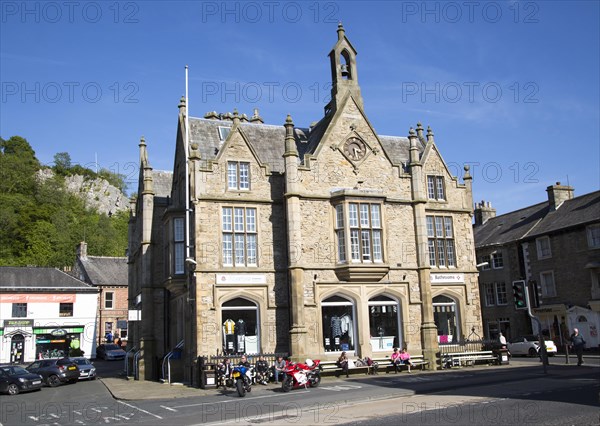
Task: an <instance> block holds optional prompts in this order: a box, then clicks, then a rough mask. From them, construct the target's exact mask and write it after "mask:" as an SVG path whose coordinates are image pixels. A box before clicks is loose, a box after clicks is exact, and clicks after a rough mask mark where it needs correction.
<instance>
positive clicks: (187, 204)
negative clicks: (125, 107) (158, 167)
mask: <svg viewBox="0 0 600 426" xmlns="http://www.w3.org/2000/svg"><path fill="white" fill-rule="evenodd" d="M189 144H190V98H189V96H188V66H187V65H186V66H185V144H184V145H185V156H184V158H185V259H186V261H187V259H189V258H190V166H189V158H188V157H189Z"/></svg>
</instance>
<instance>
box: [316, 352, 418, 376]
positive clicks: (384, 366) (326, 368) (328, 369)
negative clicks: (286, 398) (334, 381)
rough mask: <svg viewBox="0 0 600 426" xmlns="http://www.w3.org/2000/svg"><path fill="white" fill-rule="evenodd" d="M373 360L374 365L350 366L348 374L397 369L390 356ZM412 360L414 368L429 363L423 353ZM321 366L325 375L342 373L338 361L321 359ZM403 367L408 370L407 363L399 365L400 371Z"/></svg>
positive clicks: (412, 357)
mask: <svg viewBox="0 0 600 426" xmlns="http://www.w3.org/2000/svg"><path fill="white" fill-rule="evenodd" d="M372 360H373V365H361V366H355V367H352V368H349V369H348V374H349V375H350V374H355V373H365V374H377V373H379V372H380V371H385V372H386V373H389V372H390V371H396V368H395V367H394V365H392V362H391V360H390V357H389V356H386V357H378V358H372ZM353 361H354V360H353ZM410 362H411V364H412V366H413V368H419V367H420V368H421V370H423V369H424V368H425V366H426V365H428V364H429V361H425V359H424V358H423V355H414V356H411V357H410ZM375 363H377V364H375ZM320 368H321V375H323V376H329V375H336V376H337V375H340V374H342V369H341V368H340V367H338V366H337V364H336V361H321V364H320ZM403 369H404V370H407V369H408V365H406V364H401V365H398V371H402V370H403Z"/></svg>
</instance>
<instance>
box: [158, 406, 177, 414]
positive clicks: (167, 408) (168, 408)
mask: <svg viewBox="0 0 600 426" xmlns="http://www.w3.org/2000/svg"><path fill="white" fill-rule="evenodd" d="M159 407H160V408H164V409H165V410H169V411H175V412H176V411H177V410H175V409H174V408H171V407H167V406H165V405H159Z"/></svg>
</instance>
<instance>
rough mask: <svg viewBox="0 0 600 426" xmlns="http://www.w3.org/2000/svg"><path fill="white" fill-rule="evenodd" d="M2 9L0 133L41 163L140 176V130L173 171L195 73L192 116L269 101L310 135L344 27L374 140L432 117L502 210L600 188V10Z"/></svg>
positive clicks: (62, 5)
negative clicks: (556, 190) (64, 156)
mask: <svg viewBox="0 0 600 426" xmlns="http://www.w3.org/2000/svg"><path fill="white" fill-rule="evenodd" d="M0 4H1V9H0V12H1V15H0V20H1V29H0V36H1V37H0V81H1V84H2V87H1V89H2V90H1V99H0V108H1V110H0V112H1V114H0V136H2V137H3V138H8V137H10V136H12V135H20V136H23V137H25V138H27V139H28V141H29V142H30V143H31V145H32V146H33V148H34V149H35V151H36V153H37V156H38V158H39V159H40V160H41V161H42V162H44V163H47V164H49V163H51V162H52V160H53V157H54V154H56V153H57V152H68V153H69V154H70V155H71V158H72V160H73V162H76V163H80V164H83V165H87V166H90V167H93V166H94V161H95V158H96V156H97V158H98V163H99V165H100V167H104V168H108V169H111V170H113V171H116V172H119V173H122V174H124V175H126V176H127V177H128V179H129V180H131V181H132V182H133V181H135V179H137V165H138V141H139V138H140V136H142V135H144V136H145V138H146V141H147V144H148V147H149V153H150V162H151V164H152V166H153V167H154V168H155V169H160V170H171V169H172V163H173V152H174V140H175V131H176V123H177V104H178V101H179V98H180V97H181V96H182V95H183V94H184V90H185V82H184V67H185V65H186V64H187V65H189V67H190V71H189V75H190V107H191V114H192V115H193V116H203V115H204V113H206V112H207V111H212V110H216V111H218V112H227V111H233V109H234V108H237V109H238V110H239V111H240V113H246V114H248V115H249V116H250V115H252V110H253V108H259V110H260V114H261V116H262V117H263V118H264V119H265V121H266V122H267V123H269V124H283V123H284V121H285V117H286V115H287V114H288V113H289V114H291V115H292V117H293V119H294V122H295V124H296V125H297V126H301V127H306V126H308V125H309V124H310V123H311V122H313V121H317V120H319V119H320V118H321V117H322V114H323V107H324V106H325V104H326V102H327V96H328V94H329V84H330V82H331V74H330V69H329V67H330V66H329V59H328V57H327V55H328V53H329V51H330V50H331V48H332V47H333V45H334V44H335V42H336V39H337V34H336V29H337V23H338V21H342V22H343V25H344V27H345V29H346V35H347V36H348V38H349V39H350V41H351V42H352V44H353V45H354V47H355V48H356V50H357V51H358V56H357V64H358V79H359V83H360V85H361V89H362V95H363V98H364V102H365V111H366V114H367V116H368V117H369V119H370V121H371V123H372V124H373V126H374V127H375V129H376V130H377V132H378V133H379V134H384V135H401V136H405V135H407V134H408V130H409V128H410V127H411V126H413V127H414V126H415V125H416V123H417V122H418V121H421V122H422V123H423V124H424V125H425V126H427V125H430V126H431V127H432V129H433V131H434V133H435V137H436V143H437V145H438V146H439V148H440V150H441V152H442V155H443V156H444V159H445V160H446V162H447V163H448V164H449V166H450V169H451V170H452V171H453V173H455V174H457V173H460V175H461V176H462V167H463V165H464V164H470V165H471V170H472V174H473V177H474V182H473V185H474V199H475V200H476V201H478V200H482V199H485V200H486V201H491V202H492V204H493V206H494V207H495V208H496V209H497V211H498V214H501V213H504V212H508V211H511V210H514V209H517V208H521V207H525V206H527V205H530V204H533V203H537V202H541V201H544V200H545V199H546V193H545V188H546V187H547V186H548V185H551V184H553V183H554V182H556V181H561V182H562V183H567V182H568V183H569V184H570V185H572V186H574V187H575V195H581V194H584V193H588V192H591V191H595V190H598V189H599V187H600V148H599V145H600V143H599V141H600V134H599V126H600V106H599V105H600V87H599V80H600V77H599V76H600V69H599V60H600V59H599V57H600V53H599V52H600V46H599V44H600V42H599V40H600V29H599V27H600V10H599V4H600V2H598V1H500V0H498V1H474V2H465V1H457V2H453V1H449V2H448V1H443V2H437V1H427V2H422V1H383V2H377V1H371V2H366V1H364V2H363V1H351V2H350V1H347V2H326V1H324V2H316V1H309V2H300V1H273V2H266V1H256V2H254V1H249V2H222V1H204V2H199V1H198V2H192V1H188V2H178V1H169V2H166V1H165V2H161V1H123V2H115V1H108V2H104V1H95V2H94V1H91V2H87V1H78V2H62V1H60V2H52V1H51V2H36V1H29V2H22V1H4V0H3V1H2V2H1V3H0ZM133 189H135V185H132V186H131V187H130V190H133Z"/></svg>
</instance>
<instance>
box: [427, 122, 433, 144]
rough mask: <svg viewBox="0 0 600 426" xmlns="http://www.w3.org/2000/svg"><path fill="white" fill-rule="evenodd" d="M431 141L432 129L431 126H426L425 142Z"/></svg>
mask: <svg viewBox="0 0 600 426" xmlns="http://www.w3.org/2000/svg"><path fill="white" fill-rule="evenodd" d="M433 141H434V140H433V130H431V127H429V126H427V142H433Z"/></svg>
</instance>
